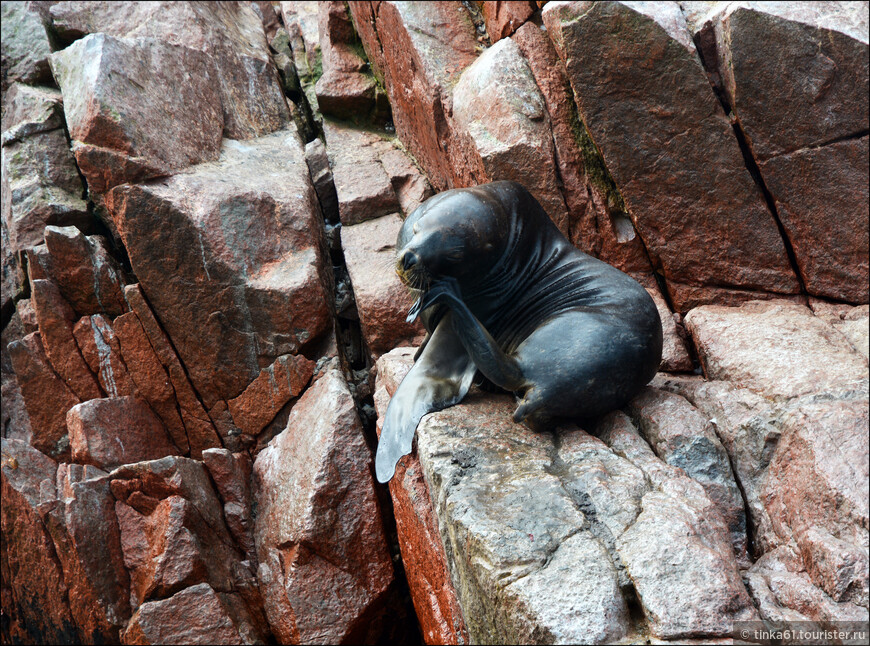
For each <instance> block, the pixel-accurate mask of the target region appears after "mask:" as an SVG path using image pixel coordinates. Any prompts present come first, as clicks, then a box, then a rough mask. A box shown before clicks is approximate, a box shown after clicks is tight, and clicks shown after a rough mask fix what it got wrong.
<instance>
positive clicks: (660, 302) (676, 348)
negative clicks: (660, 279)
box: [647, 288, 693, 372]
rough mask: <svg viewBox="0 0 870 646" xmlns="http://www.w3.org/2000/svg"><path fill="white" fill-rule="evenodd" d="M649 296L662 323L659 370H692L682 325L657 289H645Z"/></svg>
mask: <svg viewBox="0 0 870 646" xmlns="http://www.w3.org/2000/svg"><path fill="white" fill-rule="evenodd" d="M647 291H648V292H649V295H650V296H652V299H653V301H654V302H655V304H656V308H657V309H658V311H659V318H660V319H661V321H662V334H663V337H662V341H663V343H662V365H661V370H665V371H667V372H688V371H690V370H692V367H693V363H692V358H691V357H690V356H689V351H688V350H687V349H686V342H685V340H684V339H683V336H684V335H685V334H686V331H685V330H684V329H683V327H682V325H680V324H678V323H677V321H676V320H675V319H676V318H678V315H675V314H674V313H673V312H671V310H670V308H669V307H668V304H667V303H666V302H665V299H664V297H663V296H662V294H661V292H660V291H659V290H658V288H654V289H651V288H647Z"/></svg>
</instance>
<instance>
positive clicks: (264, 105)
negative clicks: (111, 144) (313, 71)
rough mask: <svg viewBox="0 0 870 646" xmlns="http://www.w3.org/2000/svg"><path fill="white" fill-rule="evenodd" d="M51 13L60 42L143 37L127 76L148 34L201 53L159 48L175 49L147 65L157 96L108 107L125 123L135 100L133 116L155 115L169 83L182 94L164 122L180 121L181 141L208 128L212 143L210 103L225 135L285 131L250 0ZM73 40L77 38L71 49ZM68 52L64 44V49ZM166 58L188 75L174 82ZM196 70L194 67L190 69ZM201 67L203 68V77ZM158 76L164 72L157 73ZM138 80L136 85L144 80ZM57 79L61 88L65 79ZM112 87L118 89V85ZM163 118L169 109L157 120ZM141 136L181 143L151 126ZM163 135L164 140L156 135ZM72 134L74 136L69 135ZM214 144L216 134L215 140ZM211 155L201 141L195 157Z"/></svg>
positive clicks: (64, 5) (59, 8) (70, 8)
mask: <svg viewBox="0 0 870 646" xmlns="http://www.w3.org/2000/svg"><path fill="white" fill-rule="evenodd" d="M50 15H51V21H52V26H53V28H54V30H55V31H56V32H57V34H58V36H59V37H60V38H61V40H65V41H69V40H71V39H74V38H81V37H82V36H83V35H85V34H96V33H97V32H100V33H103V34H106V35H108V36H114V37H119V38H125V37H129V38H136V39H143V42H141V43H138V44H137V45H135V47H136V48H137V49H139V48H143V49H142V51H141V52H137V53H135V54H132V56H133V57H132V58H131V59H130V60H128V61H127V64H125V67H126V69H125V73H126V74H127V75H133V74H137V73H139V72H140V70H142V69H143V67H142V66H144V65H147V62H148V61H147V57H148V52H149V50H150V49H151V48H150V47H149V46H148V45H146V44H145V43H146V42H147V39H157V40H160V41H163V42H165V43H168V44H170V45H180V46H183V47H185V48H190V49H193V50H197V51H196V53H197V54H199V56H194V57H192V58H193V59H194V60H191V58H190V57H191V53H190V52H183V51H182V50H178V49H174V50H173V49H169V50H162V51H166V52H167V53H169V52H173V51H174V52H175V56H170V57H169V60H158V59H156V58H152V59H151V62H152V63H153V64H156V65H154V66H153V69H152V71H151V72H150V73H151V75H152V76H154V77H155V78H154V79H150V80H149V79H148V78H147V77H146V78H145V79H144V80H146V81H149V82H150V83H151V84H155V85H150V86H149V85H147V84H145V85H144V87H145V88H149V87H154V91H155V92H156V94H154V95H153V98H151V95H150V93H147V92H146V94H145V95H143V96H139V95H138V93H137V94H136V97H132V96H131V97H130V100H129V102H128V101H123V102H122V103H121V104H120V105H113V107H114V108H115V109H116V110H117V111H119V112H121V113H122V114H123V115H124V117H125V121H126V120H128V119H130V118H131V117H132V116H133V115H127V114H126V113H125V112H126V111H127V110H132V109H134V107H135V106H134V102H135V101H137V100H138V102H139V103H140V106H139V109H140V110H142V111H143V112H142V113H140V112H135V113H134V114H135V115H139V114H143V113H147V115H148V118H149V119H154V118H161V116H162V115H164V113H161V112H153V111H154V110H155V109H156V106H157V105H158V103H159V104H160V105H163V106H164V107H165V106H166V101H167V100H168V96H167V94H166V93H165V91H163V90H162V89H165V88H167V87H178V88H183V89H184V92H176V93H174V94H173V98H174V99H175V100H177V103H173V104H172V105H173V106H174V108H175V114H174V117H169V119H170V120H169V122H168V124H167V125H174V124H175V123H176V120H179V121H180V123H181V124H186V126H187V128H188V129H189V131H182V132H179V133H178V135H179V136H180V138H181V140H182V141H183V142H191V143H193V141H192V140H194V139H195V138H196V137H197V136H198V135H199V133H198V132H197V131H198V130H200V129H202V134H205V132H206V130H207V131H208V135H209V136H208V142H209V143H211V134H212V131H211V126H213V125H214V115H213V114H212V109H213V108H216V109H217V116H218V121H221V122H222V124H221V125H218V132H220V131H221V128H222V129H223V133H224V135H225V136H227V137H230V138H232V139H251V138H254V137H260V136H263V135H266V134H269V133H270V132H273V131H275V130H278V129H280V128H283V127H284V126H285V125H286V123H287V122H288V121H289V119H290V112H289V110H288V108H287V104H286V101H285V100H284V96H283V94H282V92H281V86H280V84H279V82H278V76H277V74H276V72H275V69H274V67H273V66H272V63H271V59H270V56H269V46H268V44H267V42H266V34H265V32H264V31H263V23H262V21H261V19H260V17H259V16H258V15H257V12H256V11H255V10H254V8H253V6H252V5H251V3H248V2H239V3H227V4H196V3H183V2H182V3H179V2H137V3H131V4H128V5H124V6H120V5H116V4H112V3H110V2H109V3H107V2H60V3H56V4H54V5H53V6H52V7H51V9H50ZM76 45H77V43H76V44H74V45H73V47H75V46H76ZM68 50H69V48H68V49H67V50H65V51H68ZM111 51H112V50H111V48H109V49H107V50H106V52H104V56H106V55H107V54H108V53H110V52H111ZM138 57H145V58H146V60H145V61H140V60H139V58H138ZM200 59H201V60H202V61H203V62H204V66H205V69H202V70H200V69H198V67H197V66H198V62H199V60H200ZM134 61H135V63H138V66H137V65H135V64H134ZM170 61H172V62H176V61H178V62H180V63H181V65H182V72H183V68H184V67H190V68H191V70H190V71H189V72H188V73H189V75H190V77H189V78H188V79H187V80H184V81H182V82H181V83H175V82H173V80H174V79H173V77H172V73H173V72H174V69H173V68H174V66H173V65H172V64H171V62H170ZM118 63H120V61H118ZM121 64H124V63H121ZM176 64H177V63H176ZM52 65H54V63H52ZM194 69H196V70H197V71H196V72H194V71H193V70H194ZM200 72H203V75H202V76H200ZM161 75H167V76H166V77H163V78H161ZM139 80H140V82H141V81H142V80H143V79H139ZM59 83H60V84H61V88H62V89H63V87H64V85H63V82H61V81H59ZM203 84H206V85H208V86H210V87H208V88H207V89H208V90H209V91H206V87H205V85H203ZM117 89H118V90H119V91H123V90H124V88H121V87H119V88H117ZM128 92H129V89H128V90H127V91H125V92H123V94H119V96H116V97H113V98H115V101H118V98H120V97H123V96H124V95H126V94H127V93H128ZM215 95H217V96H215ZM158 99H159V100H158ZM215 99H217V100H216V101H215ZM114 103H115V102H113V104H114ZM168 116H169V110H168V109H167V110H165V116H163V117H162V118H164V119H165V118H167V117H168ZM67 118H69V115H67ZM187 119H189V121H187ZM150 123H151V124H153V123H154V122H153V121H151V122H150ZM206 124H208V126H209V127H208V128H207V129H206V128H205V127H204V126H205V125H206ZM125 125H126V124H125ZM70 131H72V128H71V129H70ZM142 135H148V136H151V137H154V136H155V135H156V137H155V139H158V138H159V140H158V141H154V142H153V143H154V144H157V145H158V146H159V145H162V144H169V145H170V146H171V145H172V144H173V143H175V144H176V146H178V148H182V146H180V145H179V144H182V141H178V140H177V139H174V138H173V137H172V135H170V134H169V133H165V132H160V129H159V128H158V127H155V126H154V125H148V126H147V128H144V129H143V130H142V131H141V135H140V137H142ZM164 136H165V137H166V138H165V139H162V137H164ZM73 139H76V136H75V135H73ZM219 142H220V138H219V136H218V144H219ZM130 143H131V144H133V145H134V146H137V144H138V145H139V146H145V145H146V142H145V141H144V140H141V139H139V138H136V139H133V140H131V141H130ZM149 143H150V142H149ZM203 143H205V142H203ZM188 152H195V149H194V148H190V149H189V151H188ZM216 152H217V149H216V148H215V147H213V146H207V147H206V148H205V149H204V150H203V151H202V156H200V157H199V158H198V159H199V160H200V161H202V160H205V159H214V158H215V157H216V156H217V155H216V154H215V153H216ZM191 163H196V162H191Z"/></svg>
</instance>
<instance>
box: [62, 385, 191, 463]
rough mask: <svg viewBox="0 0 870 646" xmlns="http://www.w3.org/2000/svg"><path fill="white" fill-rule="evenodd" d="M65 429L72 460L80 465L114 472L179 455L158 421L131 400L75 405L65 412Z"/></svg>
mask: <svg viewBox="0 0 870 646" xmlns="http://www.w3.org/2000/svg"><path fill="white" fill-rule="evenodd" d="M66 425H67V428H68V429H69V441H70V446H71V447H72V458H73V460H74V461H76V462H79V463H81V464H93V465H95V466H98V467H100V468H102V469H113V468H115V467H117V466H120V465H122V464H128V463H130V462H142V461H144V460H155V459H158V458H162V457H164V456H166V455H176V454H177V453H178V449H177V448H176V447H175V446H174V445H173V444H172V442H170V441H169V438H168V437H167V436H166V430H165V429H164V428H163V423H162V422H161V421H160V418H159V417H157V416H156V415H155V414H154V412H153V411H152V410H151V409H150V408H149V407H148V405H147V404H146V403H145V402H143V401H142V400H140V399H136V398H134V397H117V398H113V399H91V400H90V401H86V402H83V403H81V404H77V405H76V406H73V407H72V408H70V409H69V411H68V412H67V414H66Z"/></svg>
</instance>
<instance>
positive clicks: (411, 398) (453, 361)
mask: <svg viewBox="0 0 870 646" xmlns="http://www.w3.org/2000/svg"><path fill="white" fill-rule="evenodd" d="M451 319H452V315H451V314H450V313H448V314H447V315H445V316H444V318H442V319H441V321H440V322H439V323H438V326H437V327H436V328H435V331H434V332H433V333H432V336H431V337H430V338H429V342H428V344H427V345H426V348H425V350H424V351H423V352H422V353H421V354H420V357H419V359H418V360H417V363H415V364H414V366H413V367H412V368H411V371H410V372H409V373H408V374H407V375H406V376H405V378H404V379H403V380H402V383H401V384H399V387H398V388H397V389H396V393H395V394H394V395H393V398H392V399H391V400H390V404H389V406H387V414H386V416H385V418H384V425H383V429H382V431H381V438H380V440H379V441H378V452H377V455H376V456H375V474H376V475H377V478H378V482H388V481H389V480H390V478H392V477H393V474H394V473H395V471H396V464H398V462H399V460H400V459H401V458H402V456H404V455H407V454H408V453H410V452H411V447H412V445H413V442H414V432H415V431H416V430H417V424H418V423H419V422H420V418H421V417H423V415H425V414H426V413H431V412H432V411H436V410H441V409H443V408H447V407H448V406H452V405H453V404H456V403H458V402H460V401H461V400H462V398H463V397H465V393H467V392H468V388H469V387H470V386H471V380H472V379H473V378H474V373H475V371H476V367H475V365H474V362H473V361H472V360H471V357H469V356H468V354H467V353H466V352H465V348H464V347H463V345H462V342H461V341H460V340H459V338H457V336H456V333H455V332H454V331H453V326H452V325H451Z"/></svg>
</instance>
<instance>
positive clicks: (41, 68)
mask: <svg viewBox="0 0 870 646" xmlns="http://www.w3.org/2000/svg"><path fill="white" fill-rule="evenodd" d="M31 4H32V3H29V2H4V3H3V5H2V7H3V20H2V23H3V40H2V42H3V45H2V50H0V66H2V87H3V94H6V90H7V89H8V88H9V85H10V84H11V83H14V82H15V81H20V82H23V83H28V84H34V85H38V84H41V83H46V82H50V81H51V71H50V70H49V69H48V56H49V54H51V46H50V45H49V43H48V35H47V34H46V33H45V28H44V27H43V26H42V21H41V20H40V18H39V14H38V12H37V11H35V10H34V8H33V7H32V6H31ZM5 129H6V128H5V127H4V130H5Z"/></svg>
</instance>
